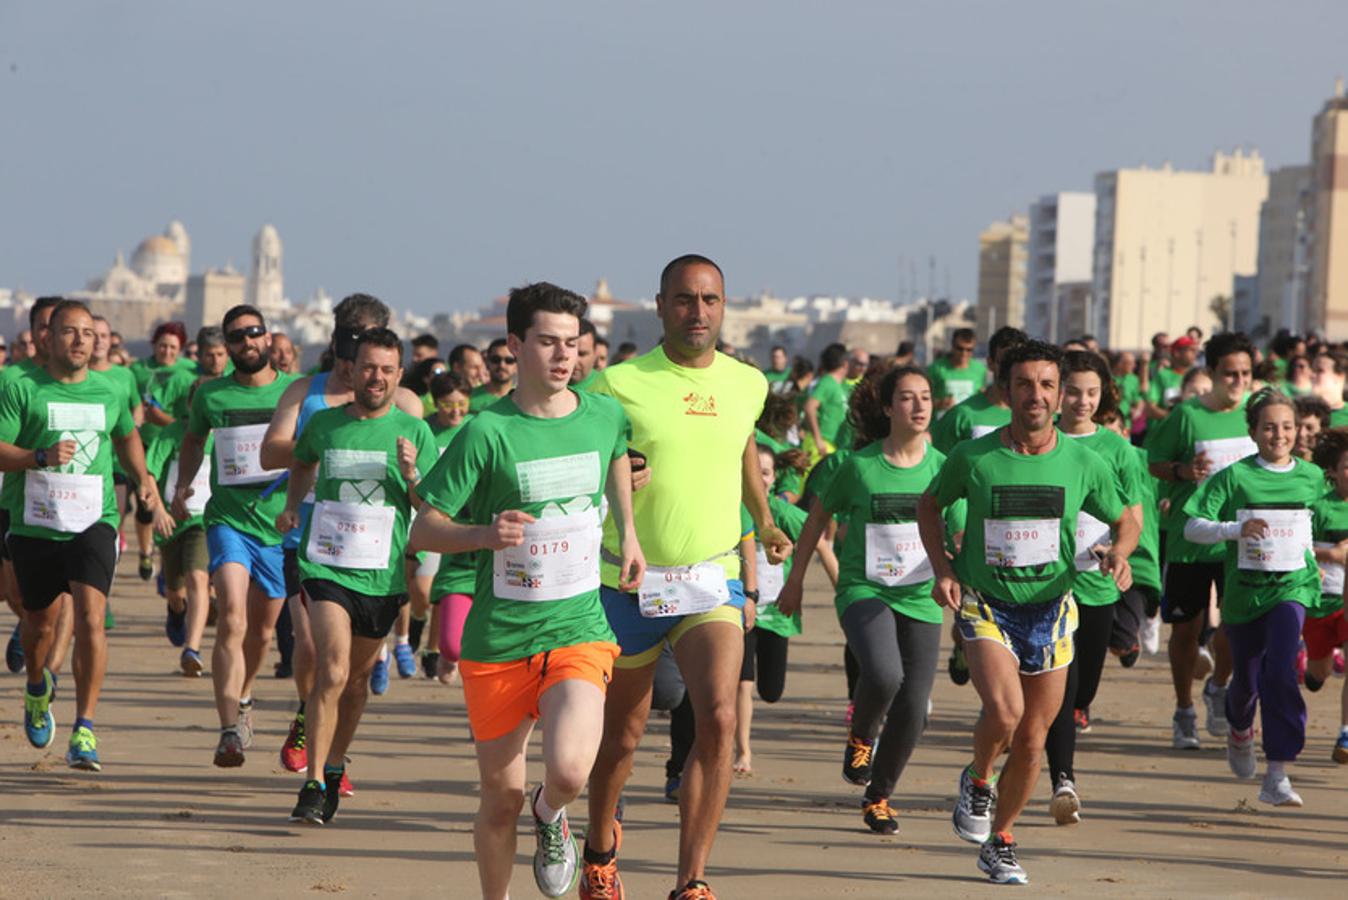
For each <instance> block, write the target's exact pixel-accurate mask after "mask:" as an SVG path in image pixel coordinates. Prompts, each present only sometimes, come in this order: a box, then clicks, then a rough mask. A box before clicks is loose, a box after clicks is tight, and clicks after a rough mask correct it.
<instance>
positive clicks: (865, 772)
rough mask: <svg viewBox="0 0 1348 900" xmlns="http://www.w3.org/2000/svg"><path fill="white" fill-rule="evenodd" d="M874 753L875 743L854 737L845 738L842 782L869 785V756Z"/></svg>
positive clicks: (850, 735)
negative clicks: (845, 746)
mask: <svg viewBox="0 0 1348 900" xmlns="http://www.w3.org/2000/svg"><path fill="white" fill-rule="evenodd" d="M874 751H875V741H863V740H862V739H861V738H859V737H857V736H856V735H852V734H849V735H848V736H847V748H846V749H845V750H843V781H846V782H848V783H849V784H869V783H870V780H871V754H872V753H873V752H874Z"/></svg>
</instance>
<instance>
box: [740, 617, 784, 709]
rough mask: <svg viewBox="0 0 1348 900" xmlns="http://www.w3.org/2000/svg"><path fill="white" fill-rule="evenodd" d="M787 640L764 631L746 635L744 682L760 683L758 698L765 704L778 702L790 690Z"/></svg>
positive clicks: (742, 673)
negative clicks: (783, 693) (787, 667)
mask: <svg viewBox="0 0 1348 900" xmlns="http://www.w3.org/2000/svg"><path fill="white" fill-rule="evenodd" d="M789 645H790V641H789V640H788V639H787V638H784V637H782V636H781V635H780V634H777V633H776V632H772V631H766V630H764V629H762V628H752V629H750V630H749V631H746V632H744V662H743V663H741V664H740V681H754V682H757V683H758V696H760V697H762V698H763V701H764V702H765V703H776V702H777V701H778V700H780V699H782V692H783V691H785V690H786V650H787V647H788V646H789Z"/></svg>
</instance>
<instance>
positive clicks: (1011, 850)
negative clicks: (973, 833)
mask: <svg viewBox="0 0 1348 900" xmlns="http://www.w3.org/2000/svg"><path fill="white" fill-rule="evenodd" d="M992 854H993V856H995V857H997V862H999V863H1001V864H1002V865H1005V866H1017V865H1020V863H1018V862H1016V843H1015V841H1012V842H1010V843H1007V844H1004V843H1002V842H1001V841H995V842H993V844H992Z"/></svg>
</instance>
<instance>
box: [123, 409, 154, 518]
mask: <svg viewBox="0 0 1348 900" xmlns="http://www.w3.org/2000/svg"><path fill="white" fill-rule="evenodd" d="M112 446H113V448H114V449H115V450H116V451H117V458H118V459H120V460H121V461H122V468H123V469H125V470H126V473H127V474H128V475H130V476H131V480H132V481H134V482H135V483H136V497H137V499H139V500H140V502H141V504H142V505H143V506H144V507H145V508H146V509H148V510H154V509H156V508H158V506H159V484H158V482H156V481H155V479H154V476H153V475H151V474H150V473H149V471H148V470H147V469H146V467H145V445H144V444H142V443H141V442H140V433H139V432H137V431H136V429H134V428H132V429H131V430H130V431H128V432H127V433H126V434H124V435H123V436H122V437H116V436H114V437H113V439H112Z"/></svg>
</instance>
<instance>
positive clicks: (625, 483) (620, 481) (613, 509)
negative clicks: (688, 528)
mask: <svg viewBox="0 0 1348 900" xmlns="http://www.w3.org/2000/svg"><path fill="white" fill-rule="evenodd" d="M604 496H605V497H607V498H608V508H609V514H610V515H612V516H613V524H614V525H615V526H616V527H617V530H618V534H619V542H618V547H619V552H620V553H621V554H622V564H621V567H620V568H619V571H618V588H619V589H620V590H625V591H634V590H636V589H637V588H638V587H639V586H640V584H641V578H642V576H643V575H645V574H646V556H645V554H644V553H642V551H641V543H640V541H638V540H637V529H636V523H635V522H634V521H633V520H632V458H631V457H630V456H628V455H627V454H626V453H623V454H622V455H621V456H619V457H617V458H616V459H614V460H613V461H612V462H611V463H609V467H608V480H607V482H606V483H605V485H604Z"/></svg>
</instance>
